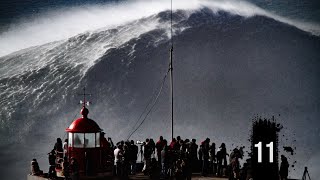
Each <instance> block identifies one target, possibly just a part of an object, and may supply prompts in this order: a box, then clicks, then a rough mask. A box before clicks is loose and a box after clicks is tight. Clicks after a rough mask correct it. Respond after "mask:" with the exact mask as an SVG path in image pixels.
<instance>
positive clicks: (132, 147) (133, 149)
mask: <svg viewBox="0 0 320 180" xmlns="http://www.w3.org/2000/svg"><path fill="white" fill-rule="evenodd" d="M138 152H139V150H138V146H137V145H135V144H134V141H133V140H131V145H130V154H131V155H130V156H131V157H130V165H131V174H133V175H134V174H136V163H137V159H138Z"/></svg>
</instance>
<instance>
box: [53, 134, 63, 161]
mask: <svg viewBox="0 0 320 180" xmlns="http://www.w3.org/2000/svg"><path fill="white" fill-rule="evenodd" d="M54 150H55V151H56V155H57V156H58V157H60V158H62V157H63V145H62V140H61V139H60V138H57V142H56V143H55V145H54Z"/></svg>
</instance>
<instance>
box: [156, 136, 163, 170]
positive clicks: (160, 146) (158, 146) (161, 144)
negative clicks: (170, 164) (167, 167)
mask: <svg viewBox="0 0 320 180" xmlns="http://www.w3.org/2000/svg"><path fill="white" fill-rule="evenodd" d="M162 149H163V137H162V136H160V138H159V141H158V142H157V143H156V150H157V157H158V163H159V165H161V151H162Z"/></svg>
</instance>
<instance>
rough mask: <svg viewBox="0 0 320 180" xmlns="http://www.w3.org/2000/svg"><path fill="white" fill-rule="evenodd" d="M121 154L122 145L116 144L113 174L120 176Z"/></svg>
mask: <svg viewBox="0 0 320 180" xmlns="http://www.w3.org/2000/svg"><path fill="white" fill-rule="evenodd" d="M122 156H123V152H122V145H121V144H118V146H117V148H116V149H115V150H114V165H115V172H114V174H115V175H116V176H121V174H122V172H121V170H122V167H121V164H122V162H121V161H122Z"/></svg>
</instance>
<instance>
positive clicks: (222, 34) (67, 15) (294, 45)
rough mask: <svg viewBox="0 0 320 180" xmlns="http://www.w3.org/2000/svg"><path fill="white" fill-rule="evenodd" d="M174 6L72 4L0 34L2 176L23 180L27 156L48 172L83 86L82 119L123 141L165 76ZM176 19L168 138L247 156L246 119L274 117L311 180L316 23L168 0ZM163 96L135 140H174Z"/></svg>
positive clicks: (318, 100) (219, 4) (239, 5)
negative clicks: (85, 108) (206, 142)
mask: <svg viewBox="0 0 320 180" xmlns="http://www.w3.org/2000/svg"><path fill="white" fill-rule="evenodd" d="M169 8H170V1H130V2H123V3H120V4H105V5H86V6H77V7H67V8H63V9H57V10H54V11H49V12H46V13H42V14H41V16H39V17H34V18H31V19H26V20H22V21H21V22H20V23H17V24H15V25H14V26H13V25H12V26H11V27H10V28H9V29H8V30H7V31H5V32H2V33H1V34H0V105H1V107H2V109H1V110H0V113H1V114H0V120H1V121H0V125H1V126H0V135H1V136H0V140H1V141H0V142H1V144H0V146H1V149H2V150H1V151H0V157H1V158H0V159H1V160H2V161H3V162H5V163H4V164H5V166H2V167H1V168H0V169H1V171H3V172H1V173H2V174H3V176H4V178H3V179H24V178H25V175H26V174H27V173H28V171H29V161H30V160H31V159H32V158H37V159H38V161H39V162H40V165H41V169H43V170H44V171H45V172H46V171H47V168H48V167H47V153H48V152H49V151H50V150H51V148H52V147H53V145H54V142H55V140H56V138H57V137H61V138H63V139H64V138H65V137H66V136H65V129H66V128H67V127H68V126H69V125H70V124H71V122H72V121H73V120H74V119H75V118H76V117H79V116H80V115H79V110H80V106H79V105H78V102H79V99H81V97H80V96H78V95H77V94H78V93H81V90H82V88H83V87H84V86H85V87H86V88H87V90H88V92H89V93H92V94H93V95H92V96H91V97H89V99H90V100H91V101H92V102H93V104H92V106H90V107H89V110H90V114H89V117H90V118H92V119H93V120H95V121H96V122H97V123H98V124H99V125H100V127H101V128H102V129H104V131H105V132H106V135H107V136H110V137H112V138H113V139H114V141H118V140H122V139H124V138H125V137H127V135H128V134H129V132H130V131H131V130H132V126H133V125H134V124H135V122H136V120H137V117H138V116H139V115H140V113H141V111H142V110H143V109H144V107H145V105H146V103H147V101H148V99H149V97H150V96H151V95H152V92H153V91H154V90H155V89H156V87H157V86H158V83H159V82H160V81H161V79H162V77H163V75H164V74H165V72H166V71H167V68H168V58H169V56H168V55H169V54H168V49H169V47H170V45H169V42H170V41H169V37H170V36H169V24H170V21H169V20H170V13H169V11H168V9H169ZM173 23H174V29H173V30H174V46H175V47H174V66H175V70H174V73H175V76H174V78H175V79H174V82H175V86H174V90H175V113H174V114H175V133H176V134H175V135H181V136H182V137H183V138H190V139H191V138H197V141H198V143H200V142H201V141H202V140H203V139H205V138H206V137H209V138H211V140H212V141H213V142H216V144H217V145H220V144H221V143H222V142H225V143H226V144H227V148H228V149H233V148H234V147H235V146H239V145H245V146H246V150H249V143H248V142H247V139H248V138H249V133H250V128H251V118H252V117H253V116H254V115H255V114H260V115H262V116H263V117H267V118H270V117H271V116H272V115H278V114H281V116H280V117H278V120H279V121H280V123H282V124H284V126H285V127H286V128H287V129H286V130H284V131H283V133H284V134H285V138H284V139H282V140H281V143H282V144H283V145H286V146H297V151H296V152H297V154H296V156H295V157H292V159H295V160H297V161H298V163H299V164H297V166H296V170H293V168H291V169H290V176H292V177H299V178H300V176H301V175H302V173H303V167H304V166H305V165H308V166H309V165H312V167H313V168H311V167H310V174H311V176H313V177H317V176H316V169H317V167H319V163H316V161H313V160H312V159H313V157H317V155H316V154H315V153H316V152H317V149H318V148H320V147H319V143H318V142H319V140H318V139H319V128H316V127H319V122H318V119H319V115H320V114H319V112H320V111H319V107H320V106H319V104H320V97H319V94H318V92H320V86H319V82H318V77H319V75H320V72H319V69H320V65H319V63H320V62H319V61H318V60H319V57H320V56H319V52H320V51H319V49H320V40H319V37H318V36H317V35H318V33H319V25H318V24H317V23H304V22H299V21H293V20H290V19H288V18H284V17H281V16H278V15H275V14H272V13H270V12H269V11H266V10H264V9H262V8H259V7H257V6H255V5H253V4H251V3H248V2H245V1H226V0H225V1H197V0H191V1H188V3H185V1H182V0H181V1H174V22H173ZM167 82H168V81H167ZM168 93H169V87H168V84H166V85H165V87H164V89H163V93H162V94H161V96H160V99H159V102H158V103H157V105H156V108H155V110H154V111H152V113H151V114H150V116H149V117H148V119H147V120H146V122H145V123H144V124H143V125H142V126H141V128H140V129H139V131H137V133H135V134H134V135H133V137H132V138H133V139H134V140H143V139H145V138H147V137H153V138H154V139H157V138H158V137H159V136H160V135H164V137H165V138H167V139H169V138H170V137H169V134H170V117H171V116H170V106H169V100H170V98H169V94H168ZM310 127H315V128H310ZM306 129H308V130H306ZM292 132H294V133H292ZM292 139H294V140H296V142H293V140H292ZM281 153H284V152H281ZM285 155H287V154H285ZM289 163H292V161H291V160H289ZM318 169H319V168H318ZM12 174H17V177H12Z"/></svg>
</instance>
